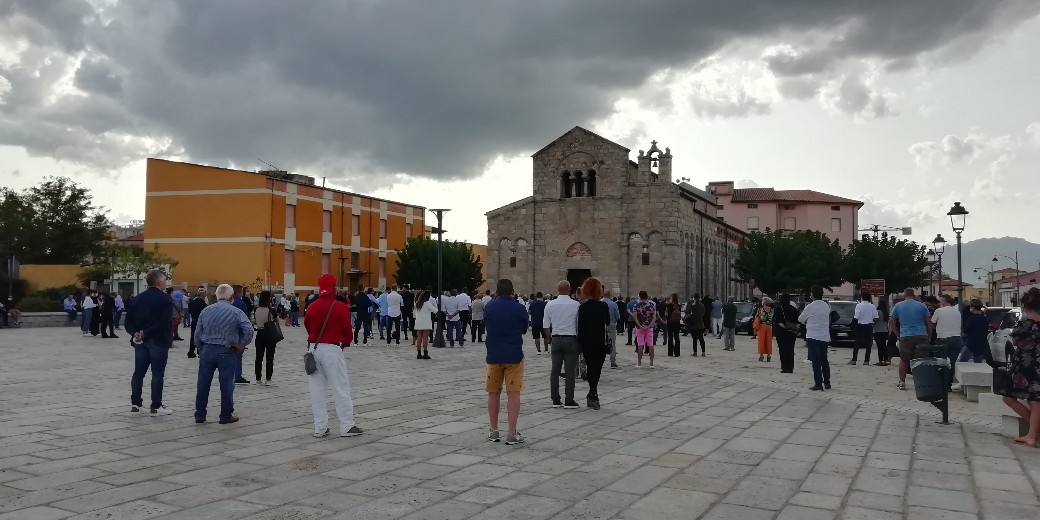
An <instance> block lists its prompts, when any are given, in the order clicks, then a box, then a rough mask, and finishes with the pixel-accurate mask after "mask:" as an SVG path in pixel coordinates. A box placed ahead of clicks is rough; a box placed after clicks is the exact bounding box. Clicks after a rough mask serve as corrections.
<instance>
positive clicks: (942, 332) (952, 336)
mask: <svg viewBox="0 0 1040 520" xmlns="http://www.w3.org/2000/svg"><path fill="white" fill-rule="evenodd" d="M931 320H932V323H934V324H935V337H936V338H937V342H938V343H939V344H940V345H942V346H944V347H946V357H947V358H949V359H950V372H949V377H947V378H946V384H947V385H950V384H951V383H952V382H953V369H954V368H956V366H957V356H959V355H960V353H961V349H963V348H964V337H963V336H961V324H962V323H963V322H962V321H961V320H962V316H961V309H960V307H959V306H958V305H957V303H956V302H955V301H954V299H953V296H950V295H949V294H943V295H942V296H939V308H938V309H935V312H933V313H932V318H931Z"/></svg>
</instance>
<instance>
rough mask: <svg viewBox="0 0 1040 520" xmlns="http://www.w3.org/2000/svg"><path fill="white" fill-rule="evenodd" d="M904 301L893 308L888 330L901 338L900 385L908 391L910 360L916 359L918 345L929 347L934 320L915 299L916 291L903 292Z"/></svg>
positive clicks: (926, 309)
mask: <svg viewBox="0 0 1040 520" xmlns="http://www.w3.org/2000/svg"><path fill="white" fill-rule="evenodd" d="M903 296H904V299H903V301H901V302H899V303H897V304H896V306H895V307H892V314H891V316H890V317H889V320H888V330H889V332H892V333H893V334H896V335H898V336H899V384H898V385H897V388H899V389H900V390H906V374H907V372H909V371H910V360H911V359H913V358H914V354H915V353H916V351H917V346H918V345H927V344H928V341H929V339H931V337H932V320H931V319H930V318H931V317H930V316H929V314H928V307H925V305H924V304H923V303H921V302H919V301H917V299H915V298H914V290H913V289H907V290H906V291H904V292H903Z"/></svg>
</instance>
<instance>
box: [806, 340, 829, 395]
mask: <svg viewBox="0 0 1040 520" xmlns="http://www.w3.org/2000/svg"><path fill="white" fill-rule="evenodd" d="M805 342H806V344H808V346H809V361H812V375H813V382H815V383H816V385H817V386H819V385H823V384H827V385H829V384H831V363H830V361H828V360H827V343H828V342H826V341H821V340H818V339H806V340H805Z"/></svg>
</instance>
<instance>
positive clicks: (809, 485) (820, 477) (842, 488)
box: [801, 473, 852, 497]
mask: <svg viewBox="0 0 1040 520" xmlns="http://www.w3.org/2000/svg"><path fill="white" fill-rule="evenodd" d="M851 485H852V479H851V478H847V477H840V476H837V475H824V474H822V473H813V474H811V475H809V476H808V478H806V479H805V482H803V483H802V488H801V489H802V491H808V492H810V493H819V494H821V495H831V496H836V497H843V496H845V494H846V493H848V492H849V487H850V486H851Z"/></svg>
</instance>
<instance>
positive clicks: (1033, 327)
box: [579, 287, 1040, 448]
mask: <svg viewBox="0 0 1040 520" xmlns="http://www.w3.org/2000/svg"><path fill="white" fill-rule="evenodd" d="M1022 314H1023V316H1022V320H1021V321H1019V322H1018V325H1016V326H1015V329H1014V330H1013V331H1012V332H1011V343H1012V344H1013V345H1014V346H1015V348H1014V350H1012V351H1011V353H1010V356H1009V359H1008V367H1007V371H1008V375H1009V376H1011V388H1009V389H1008V391H1007V393H1005V394H1004V403H1005V404H1007V405H1008V406H1009V407H1011V409H1012V410H1014V411H1015V413H1017V414H1018V415H1020V416H1021V417H1022V418H1023V419H1025V420H1026V421H1027V422H1028V423H1029V431H1027V432H1026V434H1025V435H1023V436H1021V437H1018V438H1016V439H1015V443H1016V444H1023V445H1026V446H1031V447H1034V448H1035V447H1037V446H1038V443H1040V289H1037V288H1036V287H1033V288H1032V289H1029V291H1028V292H1026V293H1025V294H1024V295H1022ZM579 319H580V318H579ZM1021 401H1025V402H1026V404H1022V402H1021Z"/></svg>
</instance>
